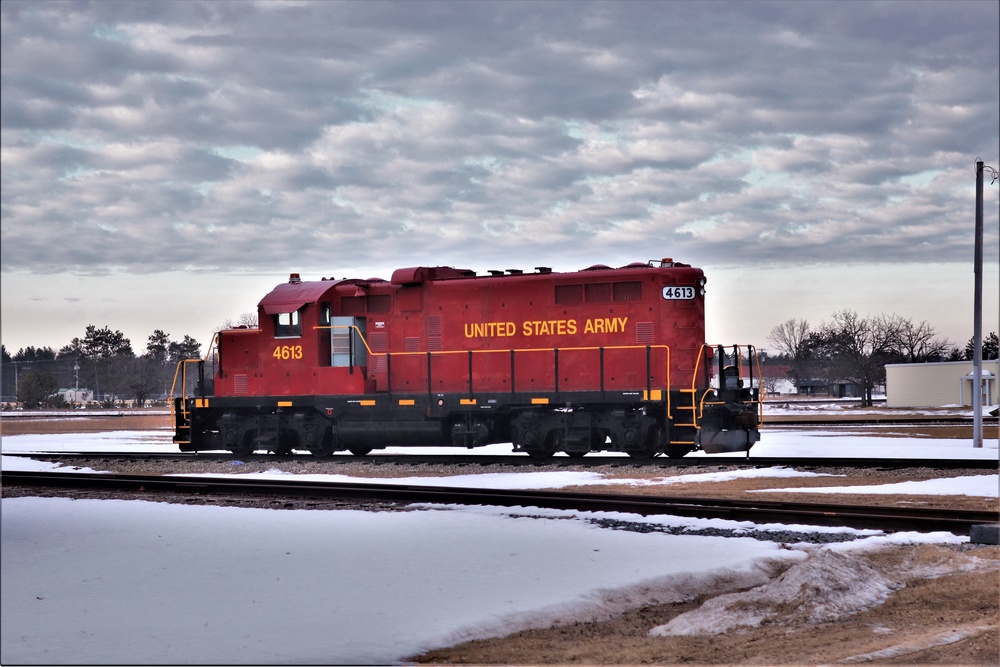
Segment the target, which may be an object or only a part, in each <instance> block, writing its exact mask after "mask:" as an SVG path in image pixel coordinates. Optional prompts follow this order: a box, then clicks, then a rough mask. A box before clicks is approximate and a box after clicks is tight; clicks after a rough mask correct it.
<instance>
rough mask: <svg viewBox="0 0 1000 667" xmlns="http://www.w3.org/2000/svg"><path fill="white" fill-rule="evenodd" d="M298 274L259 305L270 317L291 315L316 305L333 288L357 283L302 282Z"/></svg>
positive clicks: (339, 281) (335, 281)
mask: <svg viewBox="0 0 1000 667" xmlns="http://www.w3.org/2000/svg"><path fill="white" fill-rule="evenodd" d="M297 277H298V276H297V274H293V279H291V280H289V281H288V282H287V283H281V284H280V285H278V286H277V287H275V288H274V289H273V290H271V291H270V292H268V293H267V295H266V296H265V297H264V298H263V299H261V300H260V303H258V304H257V306H258V307H259V308H263V309H264V312H265V313H266V314H268V315H277V314H278V313H291V312H294V311H296V310H298V309H299V308H301V307H302V306H304V305H306V304H307V303H315V302H316V301H318V300H319V298H320V297H322V296H323V295H324V294H326V293H327V291H329V290H330V289H331V288H333V287H336V286H337V285H341V284H343V283H345V282H357V281H353V280H320V281H315V280H314V281H310V282H301V281H299V280H297Z"/></svg>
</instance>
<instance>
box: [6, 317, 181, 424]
mask: <svg viewBox="0 0 1000 667" xmlns="http://www.w3.org/2000/svg"><path fill="white" fill-rule="evenodd" d="M0 352H2V355H3V375H2V393H3V401H4V403H8V402H12V399H13V401H16V402H17V403H20V404H21V405H23V406H24V407H26V408H38V407H64V406H65V404H66V401H65V398H64V395H63V394H60V393H59V390H60V389H89V390H91V391H92V392H93V395H94V402H95V403H97V404H99V405H102V406H104V407H114V406H116V405H119V404H121V403H122V402H124V401H125V400H128V401H131V402H133V404H134V405H136V406H140V407H141V406H144V405H146V403H147V402H149V401H151V400H162V398H163V397H164V395H166V394H167V393H169V392H170V390H171V384H172V383H173V379H174V370H175V368H176V366H177V362H178V361H180V360H181V359H197V358H200V356H201V344H200V343H199V342H198V341H197V340H195V339H194V338H192V337H191V336H187V335H185V336H184V337H183V338H182V339H180V340H172V339H171V338H170V335H169V334H167V333H166V332H164V331H163V330H161V329H156V330H155V331H153V333H152V334H150V335H149V338H148V341H147V343H146V349H145V351H144V352H143V353H142V354H140V355H137V354H136V353H135V351H134V350H133V349H132V342H131V341H130V340H129V339H128V338H126V337H125V335H124V334H123V333H122V332H121V331H112V330H111V328H110V327H102V328H98V327H97V326H95V325H93V324H91V325H89V326H87V329H86V331H85V333H84V335H83V336H82V337H76V338H73V340H72V341H70V343H69V344H67V345H65V346H63V347H62V348H60V349H59V350H58V351H55V350H53V349H52V348H51V347H38V348H36V347H33V346H29V347H25V348H21V349H20V350H18V351H17V352H16V353H15V354H10V353H9V352H8V350H7V348H6V346H0Z"/></svg>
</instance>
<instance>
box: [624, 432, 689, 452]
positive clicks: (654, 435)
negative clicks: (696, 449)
mask: <svg viewBox="0 0 1000 667" xmlns="http://www.w3.org/2000/svg"><path fill="white" fill-rule="evenodd" d="M662 446H663V429H662V428H660V427H659V426H650V427H649V430H648V431H647V432H646V446H645V447H643V448H642V449H638V450H633V451H630V452H629V453H628V455H629V457H630V458H633V459H643V460H648V459H651V458H653V457H654V456H656V455H657V454H659V453H660V448H661V447H662ZM685 453H686V452H685Z"/></svg>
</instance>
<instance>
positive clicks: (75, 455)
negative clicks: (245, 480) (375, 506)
mask: <svg viewBox="0 0 1000 667" xmlns="http://www.w3.org/2000/svg"><path fill="white" fill-rule="evenodd" d="M4 456H18V457H24V458H35V459H48V460H70V459H84V460H90V459H117V460H122V459H125V460H137V461H178V462H185V461H243V462H251V461H272V462H279V461H289V460H293V461H296V462H303V461H313V462H315V463H317V464H321V463H329V464H334V465H336V464H343V463H362V464H369V465H386V464H403V463H405V464H407V465H430V464H439V465H454V466H487V465H502V466H520V467H532V468H553V467H555V468H565V467H594V468H596V467H602V466H608V467H616V468H700V467H716V466H738V467H753V468H762V467H771V466H784V467H796V468H857V469H861V468H871V469H879V470H894V469H900V468H932V469H937V470H993V471H998V470H1000V462H998V461H997V460H996V459H953V458H952V459H905V458H891V459H889V458H873V459H860V458H831V457H822V458H820V457H796V458H790V457H773V456H756V457H755V456H749V457H743V456H722V455H715V454H713V455H710V456H705V457H700V456H697V457H694V456H692V457H684V458H681V459H671V458H668V457H656V458H653V459H633V458H629V457H625V456H607V455H602V454H598V453H595V454H588V455H587V456H586V457H583V458H572V457H569V456H555V457H553V458H550V459H533V458H531V457H529V456H527V455H525V454H506V455H504V454H501V455H498V454H380V453H378V452H373V453H371V454H368V455H366V456H354V455H353V454H334V455H332V456H327V457H323V458H316V457H314V456H313V455H311V454H308V453H305V452H303V453H301V454H290V455H282V456H277V455H274V454H251V455H248V456H240V457H237V456H234V455H233V454H231V453H229V452H164V453H158V452H116V451H103V452H4Z"/></svg>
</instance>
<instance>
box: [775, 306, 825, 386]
mask: <svg viewBox="0 0 1000 667" xmlns="http://www.w3.org/2000/svg"><path fill="white" fill-rule="evenodd" d="M809 335H810V331H809V323H808V322H806V321H805V320H796V319H794V318H793V319H788V320H785V321H784V322H782V323H781V324H779V325H778V326H776V327H774V328H773V329H771V333H769V334H768V335H767V339H768V340H769V341H770V342H771V343H773V344H774V346H775V347H776V348H777V349H778V352H779V353H780V354H783V355H786V356H787V357H788V358H789V359H791V361H792V365H791V370H790V371H789V373H788V374H789V375H790V376H791V378H792V382H793V383H794V384H795V387H796V388H798V387H800V386H801V384H802V382H803V381H804V380H810V379H812V376H813V374H814V373H815V370H814V364H813V355H812V349H811V348H810V346H809V345H808V342H809Z"/></svg>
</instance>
